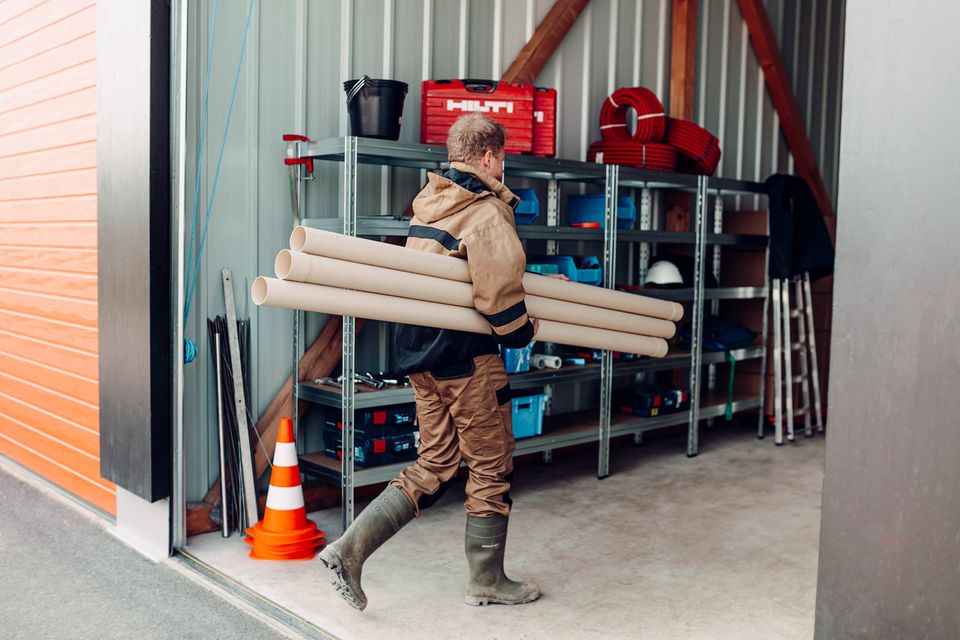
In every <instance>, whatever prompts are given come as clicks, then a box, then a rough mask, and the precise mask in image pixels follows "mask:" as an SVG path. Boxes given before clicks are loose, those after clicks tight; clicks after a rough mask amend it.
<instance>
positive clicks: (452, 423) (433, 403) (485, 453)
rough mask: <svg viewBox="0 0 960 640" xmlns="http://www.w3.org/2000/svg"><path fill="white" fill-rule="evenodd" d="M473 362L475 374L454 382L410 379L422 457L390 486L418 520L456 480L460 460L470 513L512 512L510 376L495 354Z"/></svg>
mask: <svg viewBox="0 0 960 640" xmlns="http://www.w3.org/2000/svg"><path fill="white" fill-rule="evenodd" d="M473 363H474V371H473V373H470V374H468V375H466V376H464V377H460V378H455V379H440V380H438V379H436V378H435V377H434V376H433V375H432V374H431V373H414V374H411V375H410V384H411V385H412V386H413V390H414V394H415V396H416V401H417V417H418V418H419V422H420V450H419V458H417V462H416V463H415V464H414V465H413V466H411V467H407V468H406V469H404V470H403V471H401V472H400V475H399V476H397V477H396V478H395V479H394V480H393V481H392V482H391V483H390V484H392V485H394V486H395V487H398V488H400V489H401V490H402V491H403V492H404V493H405V494H406V495H407V497H408V498H410V501H411V502H413V504H414V505H416V509H417V515H420V508H421V507H426V506H429V505H430V504H432V503H433V502H434V501H435V500H431V496H437V497H439V493H438V492H440V491H441V490H442V489H443V488H445V486H446V484H447V483H449V482H450V481H451V480H453V477H454V476H455V475H456V474H457V470H458V469H459V468H460V461H461V459H462V460H464V461H465V462H466V464H467V469H468V470H469V472H470V476H469V478H468V479H467V500H466V502H465V503H464V508H465V509H466V510H467V513H469V514H470V515H474V516H493V515H504V516H505V515H509V513H510V497H509V495H508V491H509V490H510V482H509V479H508V477H509V475H510V473H511V472H512V471H513V450H514V447H515V445H514V440H513V427H512V424H511V415H510V399H509V389H510V386H509V383H508V381H507V373H506V371H504V368H503V361H502V360H500V358H499V356H496V355H485V356H478V357H476V358H474V359H473ZM498 392H499V393H498Z"/></svg>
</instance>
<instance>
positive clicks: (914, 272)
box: [816, 0, 960, 640]
mask: <svg viewBox="0 0 960 640" xmlns="http://www.w3.org/2000/svg"><path fill="white" fill-rule="evenodd" d="M958 21H960V6H958V5H957V4H956V3H953V2H946V1H944V0H941V1H940V2H936V1H929V2H923V3H910V4H909V5H908V4H905V3H902V2H896V1H894V0H879V1H877V0H870V1H869V2H868V1H867V0H857V1H855V2H850V3H849V9H848V17H847V25H848V28H847V54H846V63H845V71H844V83H843V84H844V97H843V101H844V106H843V125H844V128H843V136H842V141H841V153H840V158H841V165H840V166H841V169H840V178H841V188H840V208H841V209H842V211H843V214H842V215H840V216H838V219H837V222H838V228H837V275H836V281H835V285H834V293H835V297H834V319H833V346H832V353H833V364H832V365H831V375H830V387H831V388H830V408H829V409H830V429H829V431H828V432H827V456H826V476H825V479H824V488H823V520H822V526H821V536H820V575H819V580H818V589H817V621H816V637H817V638H822V639H824V640H827V639H832V638H851V639H853V638H870V639H880V640H882V639H886V638H958V637H960V608H958V606H957V605H958V603H960V429H958V426H960V418H958V416H960V393H958V391H960V357H958V355H957V354H958V348H960V322H958V319H960V304H958V300H960V262H958V261H957V251H956V243H957V240H958V239H960V221H958V218H957V215H956V206H955V205H954V197H953V192H952V189H950V188H948V185H951V184H952V182H953V180H954V176H955V175H956V172H957V170H958V169H960V162H958V160H957V157H956V149H957V146H958V145H960V129H958V128H957V124H956V104H957V96H958V90H957V87H958V86H960V56H958V55H957V41H956V37H955V33H954V29H953V25H955V24H957V22H958ZM894 42H910V43H911V46H910V47H908V48H903V47H888V46H887V45H888V44H889V43H894ZM878 132H883V135H878ZM891 158H895V159H896V161H895V162H890V161H889V159H891ZM945 187H947V188H945Z"/></svg>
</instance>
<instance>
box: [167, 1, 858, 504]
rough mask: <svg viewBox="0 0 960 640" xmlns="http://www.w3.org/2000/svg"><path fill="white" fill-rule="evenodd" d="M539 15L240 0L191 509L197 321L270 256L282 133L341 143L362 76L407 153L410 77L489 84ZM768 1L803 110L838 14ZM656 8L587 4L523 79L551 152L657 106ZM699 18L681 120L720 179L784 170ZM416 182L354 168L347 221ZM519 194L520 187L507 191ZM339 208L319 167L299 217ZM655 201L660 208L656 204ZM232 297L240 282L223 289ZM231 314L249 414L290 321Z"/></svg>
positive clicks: (733, 53) (189, 446)
mask: <svg viewBox="0 0 960 640" xmlns="http://www.w3.org/2000/svg"><path fill="white" fill-rule="evenodd" d="M552 4H553V2H552V0H290V1H287V2H271V3H264V2H262V0H255V5H254V6H255V8H256V14H255V16H254V21H253V26H252V31H251V34H250V39H249V42H248V49H247V57H246V60H245V62H244V67H243V69H242V70H241V77H240V84H239V89H238V96H237V101H236V107H235V112H234V114H233V119H232V123H231V128H230V134H229V138H228V140H227V146H226V152H225V155H224V161H223V167H222V170H221V175H220V179H219V186H218V189H217V196H216V200H215V201H214V205H213V217H212V221H211V229H210V233H209V235H208V240H207V243H208V246H207V249H206V251H205V255H204V258H203V264H202V266H201V276H200V286H199V288H198V294H197V300H196V301H195V303H194V311H192V312H191V319H190V324H189V326H188V329H187V335H188V336H190V337H193V338H194V339H199V344H200V345H201V357H200V359H199V360H198V362H197V363H195V364H192V365H189V366H188V367H187V368H186V389H187V398H186V403H187V404H186V418H187V419H186V438H187V441H186V450H187V455H188V463H187V468H188V469H189V470H190V471H189V474H188V495H189V496H190V497H191V499H195V498H198V497H199V496H201V495H202V494H203V493H205V491H206V489H207V487H208V486H209V483H210V481H211V480H213V479H214V477H215V475H216V454H217V452H216V444H215V443H216V439H215V428H214V426H215V412H214V409H215V407H214V406H213V405H212V403H210V402H209V400H208V397H209V393H210V392H212V390H213V386H212V385H213V383H212V372H211V370H210V368H209V358H208V356H207V347H206V340H205V328H204V325H203V322H204V320H205V318H207V317H209V316H213V315H216V314H217V313H222V312H223V311H222V305H223V302H222V288H221V286H220V284H219V283H220V279H219V270H220V269H221V268H222V267H224V266H229V267H231V268H232V269H233V270H234V276H235V279H236V281H237V283H238V285H239V284H241V283H242V284H243V285H246V283H248V282H249V281H250V280H252V278H253V277H254V276H255V275H257V274H258V273H268V274H269V273H271V272H272V269H273V254H274V253H275V252H276V250H277V249H279V248H280V247H281V246H283V245H284V244H285V243H286V239H287V235H288V233H289V230H290V224H291V216H290V213H289V211H288V210H289V197H288V196H287V191H286V190H287V184H288V183H287V173H286V171H285V169H284V167H283V165H282V164H281V162H280V159H281V156H282V153H283V145H282V143H281V141H280V135H281V134H282V133H288V132H301V133H306V134H307V135H310V136H311V137H314V138H323V137H332V136H337V135H343V134H345V133H346V131H347V118H346V111H345V109H344V93H343V89H342V84H341V83H342V82H343V81H344V80H347V79H349V78H354V77H357V76H358V75H360V74H363V73H366V74H368V75H371V76H372V77H385V76H389V77H393V78H396V79H400V80H403V81H405V82H407V83H408V84H409V85H410V93H409V94H408V96H407V102H406V105H405V109H404V119H403V128H402V129H401V139H403V140H408V141H416V140H418V139H419V103H420V98H419V95H420V81H421V80H423V79H425V78H429V77H433V78H452V77H479V78H489V77H491V76H497V75H499V74H497V73H494V72H495V71H496V69H495V68H494V66H495V64H496V65H497V68H498V69H500V70H503V69H506V67H507V66H508V65H509V64H510V62H511V61H512V60H513V58H514V56H515V55H516V54H517V53H518V52H519V51H520V48H521V47H522V46H523V44H524V42H525V41H526V40H527V37H528V35H529V34H530V33H532V31H533V29H534V28H535V26H536V25H537V24H539V22H540V20H542V19H543V17H544V16H545V15H546V14H547V12H548V11H549V9H550V7H551V6H552ZM766 4H767V7H768V11H769V12H770V15H771V19H772V20H773V22H774V25H775V27H776V28H777V30H778V32H779V34H780V35H779V37H780V42H781V44H782V47H783V49H784V59H785V61H786V64H787V67H788V70H789V71H790V73H791V77H792V78H793V79H794V86H795V87H796V88H797V92H798V99H800V101H801V107H802V108H805V106H806V98H807V93H806V92H805V91H806V84H805V83H807V82H808V80H809V79H810V77H811V74H810V73H809V64H810V60H811V57H810V55H809V54H810V52H811V48H810V36H811V30H810V26H809V25H810V23H811V21H812V20H813V6H814V5H816V10H817V22H818V23H822V22H823V20H825V19H827V18H826V16H830V20H831V27H830V38H829V45H830V46H829V57H830V59H831V60H834V61H837V60H839V57H840V53H839V48H840V44H841V39H840V38H841V35H842V34H841V33H840V29H839V28H838V27H837V25H836V24H834V22H835V21H836V20H839V19H840V18H841V17H842V12H843V4H844V2H843V0H812V1H811V2H803V3H799V2H791V1H788V0H767V3H766ZM191 6H192V10H193V14H192V15H191V17H190V38H191V40H190V48H189V55H190V59H191V75H190V78H189V97H188V102H189V104H190V105H191V108H192V109H193V111H192V112H191V114H190V117H189V121H188V141H189V144H188V146H190V147H191V150H192V155H191V156H190V157H188V166H187V170H188V175H193V174H192V171H193V169H194V168H195V166H196V151H197V144H198V137H199V125H200V108H199V105H200V103H201V100H200V98H201V97H202V88H203V75H204V71H205V68H206V63H207V54H208V52H207V38H208V28H209V25H210V15H209V11H210V9H211V3H192V5H191ZM246 6H247V3H246V2H229V3H227V2H221V3H219V5H218V9H217V11H218V15H217V24H216V34H215V35H216V40H215V45H214V52H213V59H212V77H211V83H210V97H209V121H208V128H207V139H206V143H205V151H204V157H203V161H202V163H201V165H200V178H201V179H200V183H199V185H200V193H201V199H200V202H201V203H203V204H202V206H201V207H200V220H199V223H200V224H202V222H203V214H204V213H205V211H206V206H205V203H206V202H207V197H208V196H209V194H210V190H211V188H212V181H213V174H214V170H215V166H216V149H217V146H218V145H219V143H220V139H221V136H222V132H223V126H224V120H225V117H226V111H227V104H228V102H229V96H230V90H231V87H232V82H233V75H234V71H235V69H236V61H237V56H238V54H239V49H240V33H241V31H242V29H243V23H244V18H245V14H246ZM670 6H671V2H670V0H592V2H591V3H590V4H589V5H588V8H587V9H586V10H585V12H584V14H583V15H582V16H581V18H580V20H578V22H577V24H575V25H574V26H573V28H572V29H571V30H570V32H569V34H568V35H567V37H566V39H565V40H564V42H563V44H562V45H561V47H560V49H559V50H558V51H557V53H556V54H555V55H554V56H553V58H551V60H550V61H549V62H548V63H547V65H546V67H545V68H544V69H543V71H542V72H541V74H540V76H539V78H538V79H537V83H538V84H540V85H545V86H553V87H556V88H557V89H558V92H559V96H560V102H559V104H558V117H559V120H558V121H559V123H560V126H559V129H558V133H557V135H558V149H559V154H560V155H561V156H563V157H569V158H577V159H580V158H583V157H584V154H585V152H586V147H587V145H589V143H590V142H591V141H593V140H596V139H598V138H599V137H600V131H599V125H598V123H597V118H598V114H599V110H600V106H601V103H602V101H603V98H604V97H605V96H606V95H607V94H608V93H609V91H610V90H611V88H616V87H619V86H632V85H635V84H642V85H644V86H647V87H649V88H651V89H653V90H654V91H656V92H657V93H658V94H659V95H660V96H661V98H662V99H663V101H664V103H665V104H668V103H669V96H668V95H667V92H668V90H669V86H668V85H669V57H670V56H669V37H670ZM798 18H799V20H800V22H798ZM700 20H701V23H700V26H699V33H701V34H702V41H701V42H700V43H699V47H700V54H699V55H698V65H697V66H698V76H699V77H698V82H697V87H698V94H699V95H698V96H697V100H698V102H697V109H696V119H699V117H700V113H701V112H702V113H703V121H704V122H705V124H706V126H707V127H708V128H710V129H711V130H713V131H715V132H717V133H718V134H720V137H721V142H722V144H723V165H722V169H721V170H722V172H723V175H725V176H740V177H746V178H756V177H758V176H759V177H763V176H764V175H765V174H767V173H769V172H772V171H787V170H788V169H789V168H790V167H789V159H788V158H789V156H788V153H787V149H786V146H785V144H784V143H783V140H782V136H781V135H780V133H779V129H778V126H777V124H776V121H775V115H774V113H773V108H772V105H771V104H770V102H769V99H768V98H767V97H765V96H764V95H761V94H765V87H763V85H762V82H761V80H760V75H759V71H758V68H757V65H756V61H755V59H754V56H753V51H752V49H751V48H750V45H749V43H746V42H745V41H744V40H743V36H744V30H743V26H742V20H741V18H740V12H739V9H738V7H737V3H736V0H701V11H700ZM795 24H796V28H795ZM425 30H426V31H425ZM725 34H726V35H725ZM815 36H816V38H819V43H820V44H819V45H817V46H819V47H820V48H821V49H823V52H822V53H821V54H818V55H821V56H824V55H827V53H826V52H827V50H828V48H827V47H826V42H827V41H826V29H822V31H818V33H817V34H815ZM794 44H795V45H796V47H795V48H796V55H795V56H794V46H793V45H794ZM744 45H746V46H745V47H744ZM828 66H829V65H828ZM815 71H816V72H815V73H814V74H813V76H812V77H813V81H814V84H815V87H816V90H817V93H816V95H815V96H814V98H813V99H812V100H811V104H812V107H811V108H812V109H814V110H818V109H819V110H820V111H822V110H823V95H822V93H821V92H820V87H821V85H822V83H823V82H825V81H826V82H827V84H828V85H829V86H828V87H827V89H828V91H829V93H828V94H827V96H826V104H827V106H826V109H827V111H828V112H829V113H828V114H827V117H826V118H824V117H823V116H822V115H818V116H817V118H819V119H817V120H816V122H818V123H821V124H823V125H825V126H822V127H821V129H818V130H816V131H815V132H813V133H811V137H812V139H813V142H814V148H815V149H816V150H817V151H818V153H820V151H819V149H821V148H823V149H824V151H823V153H824V167H825V168H824V172H825V180H826V181H827V184H828V186H829V187H830V188H831V189H832V190H833V191H834V192H835V189H836V180H835V179H834V177H833V176H831V175H830V173H829V172H830V171H835V167H836V162H835V155H836V135H835V134H836V130H837V124H836V120H837V119H838V118H839V113H838V111H837V105H838V102H839V101H838V98H837V96H838V92H837V91H836V85H838V84H839V75H836V74H834V75H830V74H829V73H827V74H825V73H823V70H821V69H817V70H815ZM828 71H829V69H828ZM744 74H745V75H744ZM741 78H743V83H742V85H741ZM701 87H702V88H703V91H702V92H701V91H699V88H701ZM821 138H822V139H823V142H822V143H821ZM741 140H742V145H741V144H739V143H740V141H741ZM741 147H742V150H741ZM831 163H832V164H831ZM758 167H759V168H760V170H759V173H758V169H757V168H758ZM831 167H832V168H831ZM421 180H422V174H421V173H420V172H419V171H414V170H403V169H393V170H388V171H383V170H382V169H380V168H379V167H363V168H361V170H360V173H359V185H360V194H361V195H360V201H359V204H360V207H359V210H360V212H361V214H362V215H363V214H366V215H369V214H377V213H384V212H389V213H400V212H401V211H403V210H404V209H405V208H406V206H407V205H408V204H409V200H410V198H411V197H412V195H414V194H415V193H416V191H417V189H418V188H419V186H420V184H421ZM520 184H525V183H519V182H517V183H514V186H517V185H520ZM531 184H535V183H531ZM570 190H573V191H576V192H580V191H581V190H584V189H583V188H581V187H579V186H573V187H565V188H564V190H563V193H564V194H566V193H568V192H569V191H570ZM542 195H543V196H545V192H544V193H543V194H542ZM192 198H193V183H192V182H191V181H188V193H187V202H188V203H190V202H192ZM340 198H341V194H340V167H339V165H337V164H335V163H319V164H318V165H317V171H316V179H315V180H313V181H312V182H310V183H309V184H308V185H307V188H306V190H305V197H304V202H305V212H306V214H307V215H308V216H310V217H325V216H335V215H336V214H337V211H338V209H339V206H340ZM733 204H736V203H735V202H733V201H732V202H731V205H733ZM755 204H756V202H755V201H754V200H753V199H744V200H743V202H741V203H740V205H741V206H743V207H753V206H755ZM655 206H656V207H657V210H659V209H660V203H659V202H657V203H656V205H655ZM563 249H564V250H567V251H576V252H591V253H595V252H597V251H599V250H600V248H599V245H591V244H589V243H586V244H572V245H570V246H569V247H563ZM535 250H538V249H535ZM208 283H209V284H208ZM243 289H244V287H240V286H238V291H243ZM239 295H240V294H239V293H238V296H239ZM238 312H239V313H240V314H241V315H244V314H246V313H249V315H250V316H251V320H252V328H253V362H252V366H251V369H252V370H251V377H252V382H253V384H252V386H253V389H254V397H253V398H252V401H251V406H252V407H253V408H256V409H258V410H260V409H263V407H264V406H265V405H266V403H267V402H269V400H270V399H271V398H272V397H273V394H274V393H275V391H276V389H277V387H278V385H279V384H280V382H281V380H282V379H283V377H284V376H285V375H286V372H287V370H288V368H289V359H290V357H291V348H290V343H291V340H292V334H291V327H292V322H291V321H290V313H289V312H282V311H278V310H272V309H263V310H258V309H254V308H252V305H250V304H249V302H248V300H247V296H246V295H245V291H244V295H243V296H242V299H238ZM324 321H325V318H324V317H317V316H315V315H313V314H308V317H307V320H306V329H305V337H306V338H307V339H308V340H309V339H311V338H312V337H313V336H315V335H316V333H317V332H318V331H319V329H320V327H322V325H323V322H324ZM358 339H359V342H360V345H361V350H362V353H363V356H362V358H361V361H360V362H358V367H361V368H374V367H377V366H379V364H380V363H381V362H382V359H383V355H384V353H383V352H382V351H381V350H380V348H379V344H378V343H379V340H380V330H379V329H378V328H376V325H372V326H371V327H369V328H367V329H365V330H364V331H363V333H362V334H360V336H359V338H358Z"/></svg>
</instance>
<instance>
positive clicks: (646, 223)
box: [637, 187, 653, 285]
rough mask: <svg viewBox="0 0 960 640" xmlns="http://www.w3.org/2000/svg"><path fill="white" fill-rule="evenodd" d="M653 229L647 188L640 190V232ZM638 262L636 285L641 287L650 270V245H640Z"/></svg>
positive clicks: (647, 243)
mask: <svg viewBox="0 0 960 640" xmlns="http://www.w3.org/2000/svg"><path fill="white" fill-rule="evenodd" d="M651 229H653V192H652V191H651V190H650V188H649V187H644V188H643V189H641V190H640V230H641V231H650V230H651ZM637 262H638V265H637V267H638V269H637V271H638V277H637V284H640V285H642V284H643V280H644V279H645V278H646V277H647V269H649V268H650V243H649V242H646V241H644V242H641V243H640V257H639V259H638V260H637Z"/></svg>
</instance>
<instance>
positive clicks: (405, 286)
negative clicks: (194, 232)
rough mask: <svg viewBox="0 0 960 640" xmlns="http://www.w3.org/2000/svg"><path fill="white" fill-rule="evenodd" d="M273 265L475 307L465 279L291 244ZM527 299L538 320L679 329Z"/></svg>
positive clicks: (309, 277) (666, 331)
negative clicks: (351, 259)
mask: <svg viewBox="0 0 960 640" xmlns="http://www.w3.org/2000/svg"><path fill="white" fill-rule="evenodd" d="M273 267H274V271H275V272H276V274H277V277H278V278H280V279H281V280H289V281H294V282H309V283H311V284H323V285H328V286H331V287H341V288H344V289H356V290H358V291H368V292H371V293H382V294H384V295H388V296H397V297H400V298H413V299H415V300H425V301H427V302H439V303H441V304H451V305H456V306H458V307H470V308H473V287H472V286H471V285H470V284H468V283H466V282H458V281H455V280H444V279H443V278H435V277H433V276H425V275H421V274H416V273H408V272H405V271H396V270H394V269H387V268H385V267H374V266H372V265H368V264H363V263H359V262H348V261H346V260H337V259H336V258H326V257H323V256H313V255H310V254H307V253H302V252H300V251H291V250H289V249H283V250H282V251H280V253H278V254H277V259H276V260H275V261H274V265H273ZM564 284H569V283H564ZM526 303H527V312H528V313H529V314H530V316H531V317H534V318H537V319H539V320H556V321H557V322H564V323H568V324H578V325H585V326H589V327H597V328H600V329H610V330H611V331H623V332H625V333H635V334H638V335H642V336H653V337H655V338H672V337H673V336H674V334H675V333H676V331H677V326H676V325H675V324H674V323H673V322H670V321H669V320H661V319H659V318H648V317H646V316H638V315H635V314H631V313H625V312H623V311H611V310H608V309H598V308H597V307H590V306H587V305H584V304H577V303H575V302H566V301H563V300H552V299H550V298H542V297H540V296H533V295H527V296H526Z"/></svg>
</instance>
